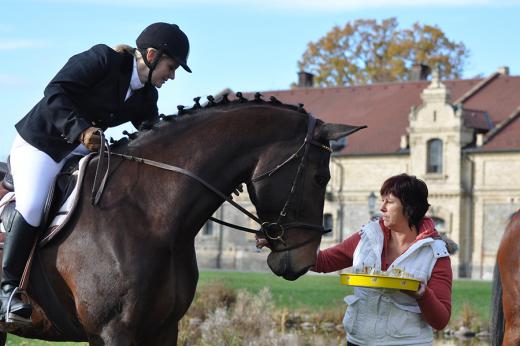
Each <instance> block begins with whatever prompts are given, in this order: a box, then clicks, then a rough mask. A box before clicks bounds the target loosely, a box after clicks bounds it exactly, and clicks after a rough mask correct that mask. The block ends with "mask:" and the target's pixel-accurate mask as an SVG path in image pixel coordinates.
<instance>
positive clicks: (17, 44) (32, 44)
mask: <svg viewBox="0 0 520 346" xmlns="http://www.w3.org/2000/svg"><path fill="white" fill-rule="evenodd" d="M45 46H47V43H45V42H43V41H38V40H29V39H4V38H0V51H5V50H18V49H30V48H41V47H45Z"/></svg>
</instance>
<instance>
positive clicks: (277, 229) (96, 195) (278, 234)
mask: <svg viewBox="0 0 520 346" xmlns="http://www.w3.org/2000/svg"><path fill="white" fill-rule="evenodd" d="M315 126H316V118H314V117H313V116H312V115H310V114H309V121H308V124H307V134H306V136H305V140H304V141H303V143H302V145H301V146H300V147H299V148H298V149H297V150H296V152H294V153H293V154H292V155H290V156H289V157H288V158H287V159H285V160H284V161H283V162H282V163H280V164H279V165H277V166H276V167H274V168H273V169H270V170H268V171H266V172H264V173H262V174H259V175H257V176H255V177H253V178H251V181H250V182H249V183H251V184H254V183H255V182H258V181H260V180H263V179H266V178H268V177H271V176H272V175H273V174H275V173H276V172H278V171H279V170H280V169H281V168H282V167H284V166H285V165H287V164H288V163H289V162H291V161H292V160H295V159H298V158H299V154H300V152H302V151H303V155H301V159H300V164H299V165H298V169H297V171H296V175H295V177H294V179H293V182H292V186H291V190H290V193H289V197H288V198H287V200H286V202H285V203H284V206H283V208H282V210H281V211H280V214H279V215H278V219H277V221H276V222H262V220H260V219H259V218H258V217H257V216H256V215H254V214H252V213H251V212H249V211H248V210H246V209H245V208H244V207H242V206H241V205H239V204H238V203H236V202H235V201H233V200H232V198H231V197H230V196H228V195H226V194H224V193H223V192H221V191H220V190H219V189H217V188H216V187H214V186H213V185H212V184H210V183H208V182H207V181H206V180H204V179H203V178H201V177H199V176H197V175H195V174H194V173H192V172H190V171H188V170H186V169H184V168H181V167H177V166H173V165H169V164H166V163H163V162H158V161H154V160H150V159H146V158H142V157H137V156H132V155H126V154H120V153H114V152H111V151H110V147H109V146H108V145H107V141H106V140H105V138H104V135H103V134H102V133H101V142H102V144H101V146H100V149H99V157H100V159H99V160H98V164H97V168H96V174H95V177H94V184H93V188H92V197H91V203H92V205H94V206H95V205H97V204H98V203H99V201H100V199H101V196H102V194H103V190H104V188H105V184H106V182H107V177H108V172H109V168H110V157H111V156H117V157H119V158H121V159H124V160H128V161H133V162H137V163H140V164H144V165H148V166H153V167H156V168H160V169H163V170H167V171H171V172H176V173H180V174H183V175H185V176H187V177H190V178H191V179H193V180H196V181H197V182H199V183H200V184H201V185H203V186H204V187H206V188H207V189H209V190H210V191H212V192H213V193H215V194H216V195H217V196H219V197H221V198H222V199H223V200H225V201H227V202H228V203H229V204H231V205H232V206H233V207H235V208H236V209H237V210H239V211H240V212H242V213H243V214H245V215H246V216H248V217H249V218H251V219H252V220H254V221H255V222H256V223H258V225H260V229H258V230H255V229H251V228H247V227H243V226H239V225H235V224H232V223H229V222H225V221H222V220H219V219H216V218H214V217H209V220H211V221H213V222H216V223H219V224H221V225H224V226H227V227H231V228H235V229H237V230H239V231H243V232H248V233H253V234H255V235H257V236H263V237H265V238H266V239H267V241H268V242H269V244H270V245H271V246H272V251H273V252H282V251H288V250H291V249H295V248H298V247H301V246H303V245H306V244H308V243H309V242H311V241H312V240H313V239H314V237H310V238H309V239H307V240H306V241H304V242H301V243H298V244H296V245H293V246H289V247H288V246H287V245H286V243H285V241H284V239H283V235H284V234H285V230H286V229H292V228H302V229H305V230H308V231H313V232H316V233H317V234H318V235H319V236H321V235H323V234H326V233H328V232H330V231H331V230H330V229H329V230H325V229H324V228H323V226H321V225H313V224H308V223H304V222H288V223H285V224H284V223H282V222H281V221H282V219H283V218H285V217H286V215H287V210H288V208H289V205H290V204H291V201H292V199H293V197H294V194H295V192H296V185H297V183H298V180H299V178H300V176H301V174H302V172H303V171H304V169H305V161H306V159H307V156H308V152H309V147H310V146H311V145H314V146H316V147H318V148H320V149H324V150H327V151H329V152H332V150H331V149H330V148H329V147H327V146H326V145H324V144H322V143H320V142H318V141H315V140H314V139H313V138H312V135H313V132H314V128H315ZM104 154H107V170H106V172H105V174H104V176H103V178H102V180H101V182H100V183H99V187H98V188H96V186H97V185H98V184H97V180H98V175H99V173H100V170H101V168H100V167H101V166H102V161H103V160H102V159H101V158H102V157H104V156H105V155H104ZM249 183H248V184H249ZM275 241H278V242H280V243H282V244H283V245H284V247H283V248H282V249H280V250H277V249H274V246H273V245H274V242H275Z"/></svg>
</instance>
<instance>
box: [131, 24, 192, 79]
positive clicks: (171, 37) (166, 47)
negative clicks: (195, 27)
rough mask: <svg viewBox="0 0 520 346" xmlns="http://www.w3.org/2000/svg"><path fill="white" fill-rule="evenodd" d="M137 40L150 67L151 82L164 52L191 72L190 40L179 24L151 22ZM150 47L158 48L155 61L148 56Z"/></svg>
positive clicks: (138, 46) (149, 77) (149, 76)
mask: <svg viewBox="0 0 520 346" xmlns="http://www.w3.org/2000/svg"><path fill="white" fill-rule="evenodd" d="M135 42H136V44H137V48H138V49H139V51H140V52H141V55H142V56H143V60H144V63H145V64H146V66H148V68H149V69H150V73H149V74H148V83H150V82H151V77H152V72H153V70H154V69H155V67H156V66H157V63H158V62H159V59H160V58H161V56H162V55H163V54H166V55H167V56H169V57H170V58H172V59H173V60H175V61H176V62H177V63H178V64H179V65H181V66H182V68H184V69H185V70H186V71H187V72H190V73H191V69H190V68H189V67H188V64H187V62H188V54H189V52H190V42H189V41H188V37H187V36H186V34H185V33H184V32H183V31H182V30H181V29H180V28H179V26H178V25H176V24H168V23H161V22H159V23H153V24H150V25H149V26H148V27H146V28H145V29H144V30H143V32H142V33H141V34H140V35H139V36H138V37H137V40H136V41H135ZM148 48H155V49H157V54H156V55H155V57H154V59H153V61H148V59H147V58H146V50H147V49H148Z"/></svg>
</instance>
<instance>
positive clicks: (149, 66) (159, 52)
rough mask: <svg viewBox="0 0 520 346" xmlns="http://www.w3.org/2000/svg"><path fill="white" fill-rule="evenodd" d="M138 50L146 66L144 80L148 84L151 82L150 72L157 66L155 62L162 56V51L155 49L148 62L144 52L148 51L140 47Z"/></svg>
mask: <svg viewBox="0 0 520 346" xmlns="http://www.w3.org/2000/svg"><path fill="white" fill-rule="evenodd" d="M139 52H140V53H141V56H142V57H143V61H144V63H145V65H146V66H148V70H149V72H148V80H147V81H146V82H147V83H148V84H150V85H151V84H152V73H153V71H154V70H155V68H156V67H157V64H158V63H159V60H161V58H162V56H163V51H162V50H161V49H157V50H156V51H155V56H154V58H153V60H152V61H151V62H150V61H148V58H147V57H146V55H147V54H146V53H147V52H148V49H140V50H139Z"/></svg>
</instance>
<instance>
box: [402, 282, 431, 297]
mask: <svg viewBox="0 0 520 346" xmlns="http://www.w3.org/2000/svg"><path fill="white" fill-rule="evenodd" d="M427 286H428V284H427V283H426V281H425V280H422V281H421V283H420V284H419V289H418V290H417V291H408V290H401V292H403V293H405V294H407V295H409V296H410V297H413V298H415V299H419V298H422V296H424V293H426V287H427Z"/></svg>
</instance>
